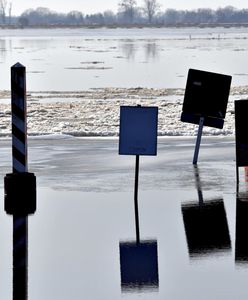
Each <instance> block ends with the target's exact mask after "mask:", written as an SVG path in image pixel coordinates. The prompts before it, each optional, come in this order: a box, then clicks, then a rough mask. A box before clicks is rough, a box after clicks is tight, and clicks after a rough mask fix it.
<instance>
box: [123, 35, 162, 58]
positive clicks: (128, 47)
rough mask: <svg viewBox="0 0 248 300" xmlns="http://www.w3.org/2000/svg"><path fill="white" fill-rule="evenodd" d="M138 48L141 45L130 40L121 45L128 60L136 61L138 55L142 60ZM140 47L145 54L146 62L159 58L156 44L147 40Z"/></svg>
mask: <svg viewBox="0 0 248 300" xmlns="http://www.w3.org/2000/svg"><path fill="white" fill-rule="evenodd" d="M138 46H139V45H137V41H134V40H130V41H129V40H128V41H125V42H124V43H122V44H121V50H122V52H123V54H124V56H125V57H126V58H127V59H128V60H135V58H136V54H138V55H137V56H138V58H139V59H140V58H141V57H142V55H141V53H140V48H139V47H138ZM140 46H141V48H142V50H143V52H144V58H145V61H146V62H147V61H149V60H150V59H153V60H154V59H155V58H157V57H158V55H159V48H158V45H157V43H156V42H154V41H150V40H147V41H146V42H145V43H144V44H141V45H140Z"/></svg>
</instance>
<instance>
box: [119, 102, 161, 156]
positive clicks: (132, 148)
mask: <svg viewBox="0 0 248 300" xmlns="http://www.w3.org/2000/svg"><path fill="white" fill-rule="evenodd" d="M157 127H158V108H157V107H142V106H121V108H120V138H119V154H125V155H157Z"/></svg>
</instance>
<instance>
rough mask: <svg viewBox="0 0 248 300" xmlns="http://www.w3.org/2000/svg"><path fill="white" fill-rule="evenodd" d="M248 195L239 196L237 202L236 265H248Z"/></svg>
mask: <svg viewBox="0 0 248 300" xmlns="http://www.w3.org/2000/svg"><path fill="white" fill-rule="evenodd" d="M247 225H248V193H247V194H246V195H242V196H238V197H237V200H236V241H235V262H236V264H243V265H246V266H247V264H248V242H247V241H248V239H247V238H248V235H247V228H248V227H247Z"/></svg>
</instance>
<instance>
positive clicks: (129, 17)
mask: <svg viewBox="0 0 248 300" xmlns="http://www.w3.org/2000/svg"><path fill="white" fill-rule="evenodd" d="M136 6H137V2H136V0H121V1H120V3H119V10H120V12H122V13H123V16H124V18H125V20H126V21H128V22H131V23H133V19H134V15H135V10H136Z"/></svg>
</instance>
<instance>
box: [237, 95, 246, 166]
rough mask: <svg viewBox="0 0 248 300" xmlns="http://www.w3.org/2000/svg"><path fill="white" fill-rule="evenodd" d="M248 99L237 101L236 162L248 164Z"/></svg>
mask: <svg viewBox="0 0 248 300" xmlns="http://www.w3.org/2000/svg"><path fill="white" fill-rule="evenodd" d="M247 118H248V100H239V101H235V131H236V163H237V166H238V167H245V166H248V131H247Z"/></svg>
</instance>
